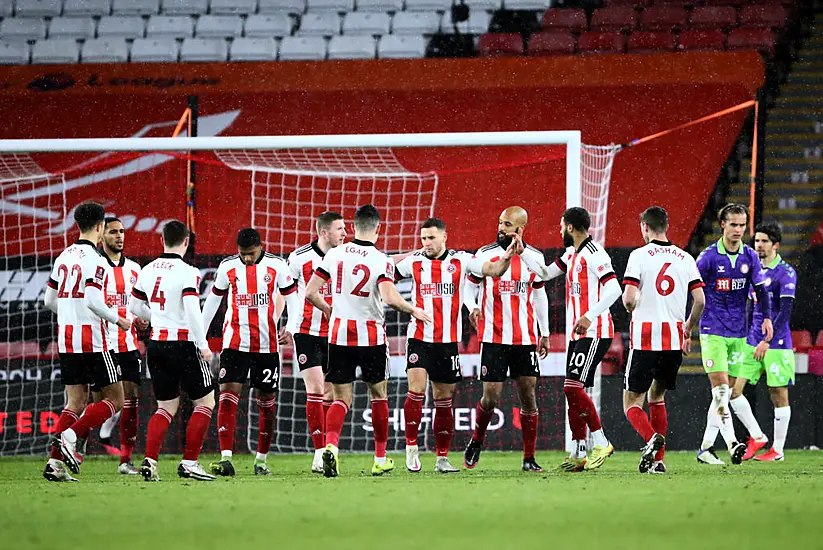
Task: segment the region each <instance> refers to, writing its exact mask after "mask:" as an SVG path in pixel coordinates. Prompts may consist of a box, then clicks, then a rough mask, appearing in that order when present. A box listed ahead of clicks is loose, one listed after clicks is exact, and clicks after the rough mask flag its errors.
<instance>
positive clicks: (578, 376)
mask: <svg viewBox="0 0 823 550" xmlns="http://www.w3.org/2000/svg"><path fill="white" fill-rule="evenodd" d="M611 345H612V339H611V338H581V339H580V340H571V341H570V342H569V351H568V353H567V354H566V378H567V379H569V380H578V381H580V382H583V386H585V387H587V388H591V387H592V386H593V385H594V375H595V373H596V372H597V365H599V364H600V361H602V360H603V357H604V356H605V355H606V352H607V351H609V346H611Z"/></svg>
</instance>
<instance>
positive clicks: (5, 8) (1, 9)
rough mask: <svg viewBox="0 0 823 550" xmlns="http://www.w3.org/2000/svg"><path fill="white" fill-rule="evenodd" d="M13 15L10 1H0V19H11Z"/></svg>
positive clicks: (12, 4) (12, 5)
mask: <svg viewBox="0 0 823 550" xmlns="http://www.w3.org/2000/svg"><path fill="white" fill-rule="evenodd" d="M13 13H14V3H13V2H12V0H0V17H11V15H12V14H13Z"/></svg>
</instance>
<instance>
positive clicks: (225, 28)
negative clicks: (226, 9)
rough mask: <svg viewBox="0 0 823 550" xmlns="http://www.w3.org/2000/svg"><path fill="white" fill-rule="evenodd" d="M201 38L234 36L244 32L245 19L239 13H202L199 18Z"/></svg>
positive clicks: (198, 25)
mask: <svg viewBox="0 0 823 550" xmlns="http://www.w3.org/2000/svg"><path fill="white" fill-rule="evenodd" d="M196 33H197V36H198V37H200V38H234V37H235V36H241V35H242V34H243V19H242V18H241V17H240V16H239V15H201V16H200V18H199V19H198V20H197V27H196Z"/></svg>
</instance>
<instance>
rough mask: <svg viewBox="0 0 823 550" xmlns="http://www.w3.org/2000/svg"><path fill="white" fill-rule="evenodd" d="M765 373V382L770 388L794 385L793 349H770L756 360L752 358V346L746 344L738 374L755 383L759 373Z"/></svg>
mask: <svg viewBox="0 0 823 550" xmlns="http://www.w3.org/2000/svg"><path fill="white" fill-rule="evenodd" d="M764 372H765V373H766V384H767V385H768V386H769V387H770V388H782V387H785V386H793V385H794V351H793V350H790V349H770V350H767V351H766V355H765V356H764V357H763V359H761V360H760V361H758V360H757V359H755V358H754V346H750V345H748V344H746V356H745V357H744V359H743V367H742V368H741V369H740V376H742V377H743V378H745V379H747V380H748V381H749V382H751V383H752V384H757V381H758V380H760V375H761V374H763V373H764Z"/></svg>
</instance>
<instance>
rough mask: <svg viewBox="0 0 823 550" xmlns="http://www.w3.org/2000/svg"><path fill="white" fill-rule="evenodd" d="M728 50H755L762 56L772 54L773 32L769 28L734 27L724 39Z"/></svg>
mask: <svg viewBox="0 0 823 550" xmlns="http://www.w3.org/2000/svg"><path fill="white" fill-rule="evenodd" d="M726 49H729V50H757V51H758V52H760V54H761V55H763V56H764V57H767V58H769V57H771V56H773V55H774V33H773V32H772V31H771V29H734V30H733V31H732V32H730V33H729V38H728V40H726Z"/></svg>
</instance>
